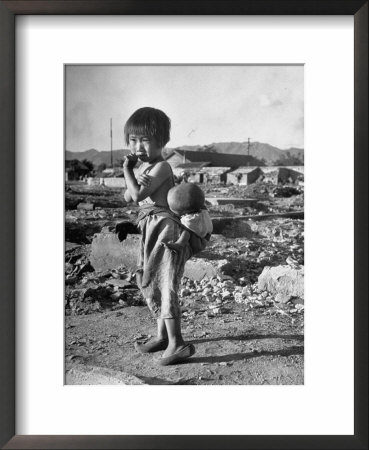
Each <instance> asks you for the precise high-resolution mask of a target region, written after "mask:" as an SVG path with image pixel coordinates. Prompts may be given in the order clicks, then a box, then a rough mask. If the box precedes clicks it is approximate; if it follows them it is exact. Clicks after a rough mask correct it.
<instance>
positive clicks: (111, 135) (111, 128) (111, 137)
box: [110, 119, 113, 168]
mask: <svg viewBox="0 0 369 450" xmlns="http://www.w3.org/2000/svg"><path fill="white" fill-rule="evenodd" d="M110 165H111V168H113V119H110Z"/></svg>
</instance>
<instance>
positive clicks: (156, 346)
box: [135, 319, 168, 353]
mask: <svg viewBox="0 0 369 450" xmlns="http://www.w3.org/2000/svg"><path fill="white" fill-rule="evenodd" d="M167 346H168V333H167V329H166V326H165V322H164V319H158V320H157V336H156V337H154V338H152V339H150V340H149V341H148V342H146V344H139V343H138V342H136V344H135V347H136V350H138V351H139V352H140V353H154V352H158V351H160V350H165V349H166V348H167Z"/></svg>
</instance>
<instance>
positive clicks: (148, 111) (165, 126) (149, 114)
mask: <svg viewBox="0 0 369 450" xmlns="http://www.w3.org/2000/svg"><path fill="white" fill-rule="evenodd" d="M130 134H135V135H144V136H148V137H154V138H155V140H156V143H157V145H158V146H159V147H161V148H163V147H165V145H166V144H167V143H168V142H169V139H170V119H169V117H168V116H167V115H166V114H165V113H163V111H160V109H155V108H150V107H145V108H140V109H138V110H137V111H135V112H134V113H133V114H132V116H131V117H130V118H129V119H128V120H127V123H126V124H125V126H124V138H125V141H126V144H127V145H128V144H129V135H130Z"/></svg>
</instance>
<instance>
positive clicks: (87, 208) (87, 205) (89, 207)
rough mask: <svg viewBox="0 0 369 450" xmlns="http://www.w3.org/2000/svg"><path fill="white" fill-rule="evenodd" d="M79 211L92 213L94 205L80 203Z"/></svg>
mask: <svg viewBox="0 0 369 450" xmlns="http://www.w3.org/2000/svg"><path fill="white" fill-rule="evenodd" d="M77 209H83V210H85V211H92V210H93V209H94V204H93V203H78V205H77Z"/></svg>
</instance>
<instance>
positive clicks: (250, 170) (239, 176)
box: [227, 167, 263, 185]
mask: <svg viewBox="0 0 369 450" xmlns="http://www.w3.org/2000/svg"><path fill="white" fill-rule="evenodd" d="M262 174H263V171H262V170H261V169H260V167H238V168H237V169H235V170H232V171H231V172H229V173H228V174H227V182H228V183H231V184H238V185H248V184H251V183H255V181H256V180H257V179H258V178H260V176H261V175H262Z"/></svg>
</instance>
